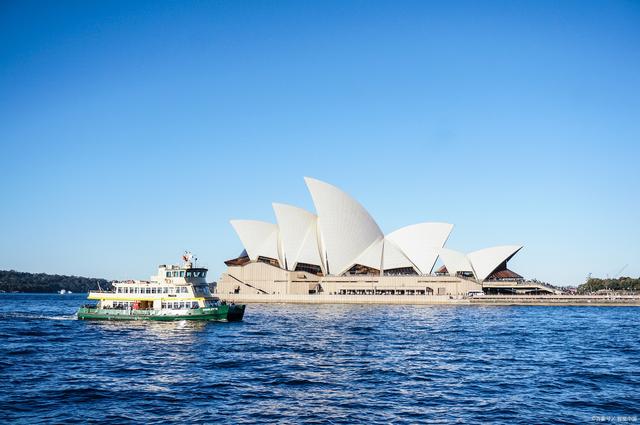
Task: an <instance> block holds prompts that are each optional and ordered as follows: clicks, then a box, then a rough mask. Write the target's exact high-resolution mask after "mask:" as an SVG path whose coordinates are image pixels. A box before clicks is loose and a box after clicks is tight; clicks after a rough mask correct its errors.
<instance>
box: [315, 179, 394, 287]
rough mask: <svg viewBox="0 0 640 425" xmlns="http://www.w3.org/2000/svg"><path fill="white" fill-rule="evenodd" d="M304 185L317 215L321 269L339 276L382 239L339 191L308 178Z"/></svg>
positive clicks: (359, 207) (372, 223)
mask: <svg viewBox="0 0 640 425" xmlns="http://www.w3.org/2000/svg"><path fill="white" fill-rule="evenodd" d="M305 182H306V183H307V187H308V188H309V192H310V193H311V198H312V199H313V203H314V205H315V207H316V212H317V214H318V227H319V231H320V233H321V235H320V238H321V240H322V244H323V245H324V253H323V254H324V255H322V257H323V259H324V261H325V264H324V266H325V270H326V271H327V273H330V274H334V275H335V274H342V273H344V272H345V271H346V270H348V269H349V268H350V267H351V266H352V265H353V264H355V263H356V259H358V257H360V256H362V255H363V254H364V252H365V251H366V250H367V249H368V248H369V247H371V246H372V244H373V243H374V242H376V241H379V240H382V239H383V234H382V231H381V230H380V227H378V224H377V223H376V222H375V221H374V220H373V218H372V217H371V216H370V215H369V213H368V212H367V211H366V210H365V209H364V208H363V207H362V205H360V204H359V203H358V202H357V201H356V200H355V199H353V198H352V197H351V196H349V195H347V194H346V193H345V192H343V191H342V190H340V189H338V188H337V187H335V186H332V185H330V184H328V183H325V182H322V181H320V180H316V179H312V178H309V177H305ZM376 252H377V251H375V250H374V251H373V254H375V253H376ZM373 254H372V258H373V257H375V255H373ZM365 265H366V264H365Z"/></svg>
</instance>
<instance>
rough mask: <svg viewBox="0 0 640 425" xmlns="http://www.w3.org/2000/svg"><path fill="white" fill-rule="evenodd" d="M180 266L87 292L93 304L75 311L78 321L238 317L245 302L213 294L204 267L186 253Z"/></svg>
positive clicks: (224, 320)
mask: <svg viewBox="0 0 640 425" xmlns="http://www.w3.org/2000/svg"><path fill="white" fill-rule="evenodd" d="M182 260H183V264H182V265H165V264H162V265H160V266H158V274H157V275H156V276H151V279H150V280H148V281H147V280H128V281H121V282H113V283H112V286H113V289H112V290H111V291H102V290H98V291H90V292H89V296H88V299H90V300H97V303H96V304H95V305H85V306H83V307H81V308H80V309H79V310H78V319H81V320H90V319H95V320H165V321H168V320H213V321H222V322H233V321H239V320H242V317H243V316H244V310H245V305H236V304H233V303H231V304H227V303H226V302H224V301H220V300H219V299H218V298H217V297H214V296H213V295H212V294H211V291H210V290H209V285H208V284H207V280H206V277H207V269H206V268H204V267H197V266H196V265H195V264H194V262H195V259H194V257H193V255H192V254H191V253H190V252H185V254H184V255H183V256H182Z"/></svg>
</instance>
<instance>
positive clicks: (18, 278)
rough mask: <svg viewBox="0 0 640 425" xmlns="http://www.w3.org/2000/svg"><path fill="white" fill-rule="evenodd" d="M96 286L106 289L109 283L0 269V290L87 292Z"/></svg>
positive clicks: (109, 285) (103, 280) (84, 278)
mask: <svg viewBox="0 0 640 425" xmlns="http://www.w3.org/2000/svg"><path fill="white" fill-rule="evenodd" d="M98 287H101V288H102V289H108V288H110V287H111V284H110V282H109V281H108V280H106V279H96V278H90V277H81V276H64V275H57V274H46V273H25V272H17V271H15V270H0V291H3V292H32V293H33V292H58V291H59V290H61V289H66V290H68V291H73V292H88V291H90V290H92V289H98Z"/></svg>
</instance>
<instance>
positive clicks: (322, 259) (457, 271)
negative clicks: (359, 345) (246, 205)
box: [216, 177, 552, 296]
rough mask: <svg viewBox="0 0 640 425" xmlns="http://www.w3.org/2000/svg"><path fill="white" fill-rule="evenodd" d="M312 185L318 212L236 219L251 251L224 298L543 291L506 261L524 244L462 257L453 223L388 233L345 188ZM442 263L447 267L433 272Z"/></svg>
mask: <svg viewBox="0 0 640 425" xmlns="http://www.w3.org/2000/svg"><path fill="white" fill-rule="evenodd" d="M305 182H306V184H307V187H308V189H309V192H310V194H311V198H312V200H313V203H314V205H315V209H316V213H315V214H314V213H312V212H309V211H306V210H304V209H302V208H298V207H295V206H291V205H285V204H278V203H274V204H273V210H274V213H275V218H276V222H275V223H268V222H263V221H256V220H231V225H232V226H233V228H234V229H235V231H236V233H237V234H238V236H239V238H240V240H241V241H242V244H243V246H244V250H243V252H242V253H241V254H240V255H239V256H238V257H236V258H233V259H231V260H228V261H226V262H225V264H226V265H227V270H226V272H225V273H223V274H222V277H221V278H220V280H219V282H218V283H217V288H216V291H217V292H218V293H219V294H263V295H278V294H283V295H291V294H295V295H313V294H324V295H440V296H461V295H467V294H469V293H481V292H482V291H484V292H498V293H501V292H502V293H505V292H506V293H536V292H537V293H540V292H551V291H552V289H551V288H549V287H546V286H545V285H541V284H538V283H535V282H527V281H526V280H525V279H524V278H523V277H522V276H520V275H519V274H517V273H515V272H513V271H511V270H509V269H508V267H507V263H508V262H509V260H511V259H512V258H513V257H514V256H515V255H516V254H517V253H518V252H519V251H520V250H521V249H522V246H521V245H504V246H496V247H491V248H486V249H481V250H479V251H474V252H471V253H466V254H465V253H462V252H459V251H455V250H452V249H449V248H445V244H446V242H447V239H448V238H449V235H450V234H451V231H452V230H453V225H452V224H449V223H433V222H424V223H418V224H413V225H409V226H406V227H403V228H401V229H398V230H396V231H393V232H391V233H389V234H387V235H384V234H383V232H382V231H381V230H380V227H379V226H378V224H377V223H376V221H375V220H374V219H373V217H371V215H370V214H369V213H368V212H367V210H366V209H365V208H364V207H363V206H362V205H360V203H358V202H357V201H356V200H355V199H354V198H352V197H351V196H349V195H348V194H347V193H345V192H344V191H342V190H341V189H339V188H337V187H335V186H333V185H331V184H328V183H325V182H323V181H320V180H316V179H313V178H308V177H307V178H305ZM438 259H440V261H441V263H442V266H441V267H439V268H437V269H434V268H435V265H436V262H437V261H438Z"/></svg>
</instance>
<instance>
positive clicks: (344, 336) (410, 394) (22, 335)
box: [0, 294, 640, 424]
mask: <svg viewBox="0 0 640 425" xmlns="http://www.w3.org/2000/svg"><path fill="white" fill-rule="evenodd" d="M83 302H84V295H75V294H74V295H70V296H62V295H57V294H56V295H22V294H4V295H0V383H1V385H0V422H2V423H24V424H33V423H65V424H66V423H106V424H122V423H157V424H160V423H162V424H164V423H213V422H223V423H326V424H339V423H345V424H346V423H349V424H350V423H470V424H480V423H504V424H543V423H566V424H574V423H575V424H582V423H612V422H616V423H622V422H626V423H629V422H640V326H639V325H640V310H639V309H636V308H632V307H629V308H626V307H531V306H530V307H478V306H473V307H448V306H446V307H445V306H350V305H320V306H316V305H275V304H271V305H249V306H248V308H247V313H246V317H245V320H244V321H243V322H241V323H191V322H171V323H147V322H131V323H122V322H119V323H111V322H90V321H78V320H75V317H74V312H75V309H76V307H77V306H79V305H80V304H82V303H83Z"/></svg>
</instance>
